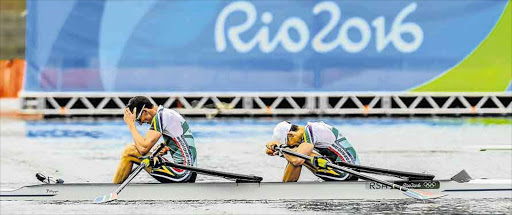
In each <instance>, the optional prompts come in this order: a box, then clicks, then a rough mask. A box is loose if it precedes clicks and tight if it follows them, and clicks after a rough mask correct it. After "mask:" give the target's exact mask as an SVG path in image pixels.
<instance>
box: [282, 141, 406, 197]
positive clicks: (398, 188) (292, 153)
mask: <svg viewBox="0 0 512 215" xmlns="http://www.w3.org/2000/svg"><path fill="white" fill-rule="evenodd" d="M281 151H282V152H284V153H287V154H290V155H293V156H296V157H300V158H302V159H304V160H310V159H311V157H310V156H307V155H304V154H301V153H298V152H294V151H292V150H289V149H284V148H281ZM327 166H328V167H331V168H334V169H337V170H340V171H343V172H346V173H350V174H352V175H356V176H358V177H359V178H362V179H364V180H367V181H374V182H377V183H380V184H384V185H387V186H390V187H392V188H394V189H397V190H401V191H407V190H409V188H407V187H404V186H400V185H398V184H393V183H391V182H389V181H384V180H380V179H377V178H374V177H370V176H367V175H364V174H361V173H360V172H357V171H355V170H352V169H349V168H346V167H341V166H338V165H336V164H332V163H327Z"/></svg>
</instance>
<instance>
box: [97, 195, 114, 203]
mask: <svg viewBox="0 0 512 215" xmlns="http://www.w3.org/2000/svg"><path fill="white" fill-rule="evenodd" d="M116 199H117V194H116V193H111V194H107V195H103V196H98V197H96V198H95V199H94V201H93V202H94V203H105V202H110V201H114V200H116Z"/></svg>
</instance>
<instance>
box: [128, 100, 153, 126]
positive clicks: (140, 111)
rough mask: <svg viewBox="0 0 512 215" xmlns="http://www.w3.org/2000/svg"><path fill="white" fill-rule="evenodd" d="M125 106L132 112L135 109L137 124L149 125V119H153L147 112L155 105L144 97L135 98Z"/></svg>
mask: <svg viewBox="0 0 512 215" xmlns="http://www.w3.org/2000/svg"><path fill="white" fill-rule="evenodd" d="M126 106H127V107H128V109H129V110H130V111H132V112H133V109H134V108H137V109H136V112H135V116H136V117H137V118H136V121H137V122H138V123H139V124H142V123H149V122H150V121H151V119H153V115H152V114H151V113H150V112H149V111H148V110H150V109H153V108H154V107H155V105H154V104H153V103H151V101H150V100H149V99H148V98H147V97H145V96H135V97H133V98H131V99H130V101H128V105H126Z"/></svg>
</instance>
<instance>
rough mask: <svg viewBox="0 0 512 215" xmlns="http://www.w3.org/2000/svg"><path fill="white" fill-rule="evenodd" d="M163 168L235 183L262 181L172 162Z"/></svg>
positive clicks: (252, 177)
mask: <svg viewBox="0 0 512 215" xmlns="http://www.w3.org/2000/svg"><path fill="white" fill-rule="evenodd" d="M163 165H165V166H171V167H175V168H178V169H184V170H190V171H193V172H197V173H201V174H206V175H211V176H217V177H223V178H226V179H234V180H236V182H261V181H262V180H263V178H262V177H259V176H255V175H243V174H238V173H229V172H222V171H218V170H211V169H203V168H199V167H194V166H187V165H183V164H177V163H173V162H164V164H163Z"/></svg>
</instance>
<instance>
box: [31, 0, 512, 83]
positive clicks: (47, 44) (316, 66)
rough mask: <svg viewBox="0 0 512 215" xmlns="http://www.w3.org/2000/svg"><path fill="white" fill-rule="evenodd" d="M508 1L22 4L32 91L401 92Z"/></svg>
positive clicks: (445, 64)
mask: <svg viewBox="0 0 512 215" xmlns="http://www.w3.org/2000/svg"><path fill="white" fill-rule="evenodd" d="M506 4H507V0H495V1H489V0H481V1H475V0H471V1H405V0H404V1H400V0H399V1H340V2H333V1H293V2H292V1H232V2H226V1H167V0H165V1H157V0H147V1H117V0H112V1H79V0H68V1H62V0H54V1H52V0H45V1H27V8H28V15H27V41H26V42H27V49H26V50H27V51H26V58H27V72H26V74H27V75H26V80H25V85H24V86H25V91H105V92H126V91H131V92H133V91H135V92H139V91H149V92H171V91H404V90H408V89H410V88H412V87H415V86H418V85H420V84H422V83H425V82H426V81H429V80H431V79H433V78H435V77H437V76H439V75H440V74H442V73H443V72H445V71H447V70H449V69H450V68H452V67H453V66H455V65H456V64H457V63H459V62H460V61H462V60H463V59H464V58H465V57H466V56H467V55H468V54H470V53H471V52H472V51H473V50H474V49H475V48H476V47H477V46H478V45H479V44H480V43H481V42H482V40H484V39H485V38H486V36H487V35H488V34H489V32H490V31H491V30H492V29H493V27H494V26H495V24H496V22H497V21H498V19H499V18H500V16H501V14H502V12H503V10H504V8H505V6H506Z"/></svg>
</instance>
